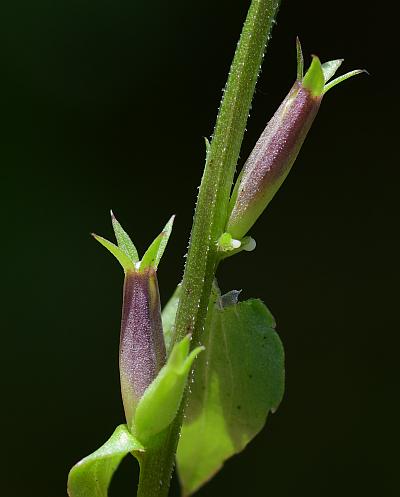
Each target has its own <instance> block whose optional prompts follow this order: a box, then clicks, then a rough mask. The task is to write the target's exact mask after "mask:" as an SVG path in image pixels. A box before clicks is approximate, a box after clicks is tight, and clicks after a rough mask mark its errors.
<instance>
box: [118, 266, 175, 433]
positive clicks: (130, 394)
mask: <svg viewBox="0 0 400 497" xmlns="http://www.w3.org/2000/svg"><path fill="white" fill-rule="evenodd" d="M165 361H166V352H165V344H164V337H163V329H162V323H161V308H160V295H159V291H158V282H157V274H156V271H155V269H154V268H153V267H151V266H150V267H147V268H146V269H144V270H142V271H134V270H129V271H127V272H126V274H125V283H124V300H123V307H122V321H121V335H120V351H119V368H120V379H121V392H122V400H123V404H124V409H125V417H126V420H127V423H128V425H131V422H132V418H133V414H134V411H135V408H136V405H137V404H138V402H139V400H140V398H141V397H142V395H143V393H144V391H145V390H146V388H147V387H148V386H149V385H150V383H151V382H152V381H153V380H154V378H155V377H156V376H157V374H158V372H159V371H160V369H161V368H162V366H163V365H164V364H165Z"/></svg>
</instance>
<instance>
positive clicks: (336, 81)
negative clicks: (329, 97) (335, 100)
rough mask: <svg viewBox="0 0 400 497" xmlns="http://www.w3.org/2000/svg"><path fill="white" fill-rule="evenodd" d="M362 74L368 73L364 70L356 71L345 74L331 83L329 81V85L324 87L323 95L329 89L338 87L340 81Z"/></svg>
mask: <svg viewBox="0 0 400 497" xmlns="http://www.w3.org/2000/svg"><path fill="white" fill-rule="evenodd" d="M362 73H366V74H368V72H367V71H365V70H364V69H356V70H354V71H350V72H348V73H346V74H343V75H342V76H339V77H338V78H335V79H334V80H333V81H331V82H330V83H328V84H327V85H326V86H325V87H324V93H326V92H327V91H329V90H330V89H331V88H333V87H334V86H336V85H338V84H339V83H341V82H342V81H346V79H349V78H352V77H353V76H357V74H362Z"/></svg>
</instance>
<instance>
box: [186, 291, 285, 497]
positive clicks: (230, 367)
mask: <svg viewBox="0 0 400 497" xmlns="http://www.w3.org/2000/svg"><path fill="white" fill-rule="evenodd" d="M225 300H226V299H225ZM221 301H222V303H223V301H224V299H223V298H222V299H221V298H218V299H217V303H216V304H213V303H210V306H209V311H208V315H207V321H206V327H205V330H204V345H205V347H206V350H205V352H204V353H203V354H201V355H200V357H199V358H198V360H197V361H196V363H195V365H194V372H193V377H194V383H191V385H190V386H191V388H190V390H191V393H190V395H189V403H188V407H187V409H186V411H185V421H184V424H183V427H182V431H181V438H180V441H179V445H178V452H177V463H178V472H179V477H180V480H181V484H182V492H183V496H185V497H186V496H188V495H191V494H193V493H194V492H195V491H196V490H197V489H198V488H200V487H201V486H202V485H203V484H204V483H205V482H207V481H208V480H209V479H210V478H211V477H212V476H213V475H214V474H215V473H216V472H217V471H219V469H221V467H222V465H223V463H224V461H226V460H227V459H228V458H229V457H231V456H232V455H234V454H236V453H238V452H240V451H241V450H243V449H244V447H245V446H246V445H247V444H248V443H249V442H250V441H251V440H252V439H253V438H254V437H255V435H257V433H258V432H259V431H260V430H261V429H262V427H263V426H264V423H265V421H266V418H267V414H268V412H269V411H273V410H275V409H276V408H277V406H278V405H279V403H280V401H281V399H282V396H283V390H284V354H283V348H282V344H281V341H280V339H279V336H278V335H277V333H276V332H275V331H274V329H273V327H274V326H275V322H274V319H273V317H272V315H271V313H270V312H269V311H268V309H267V308H266V306H265V305H264V304H263V303H262V302H261V301H260V300H248V301H246V302H240V303H238V304H235V303H234V299H233V300H232V299H229V304H230V305H228V306H226V305H225V306H224V305H221Z"/></svg>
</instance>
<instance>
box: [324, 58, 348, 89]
mask: <svg viewBox="0 0 400 497" xmlns="http://www.w3.org/2000/svg"><path fill="white" fill-rule="evenodd" d="M342 62H343V59H336V60H328V62H324V63H323V64H322V66H321V67H322V72H323V73H324V80H325V83H326V82H327V81H329V80H330V79H331V78H332V77H333V76H334V75H335V73H336V71H337V70H338V69H339V67H340V66H341V65H342Z"/></svg>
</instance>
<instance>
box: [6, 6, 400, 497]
mask: <svg viewBox="0 0 400 497" xmlns="http://www.w3.org/2000/svg"><path fill="white" fill-rule="evenodd" d="M248 5H249V2H248V1H242V2H232V1H229V0H203V1H202V2H193V3H192V2H187V1H186V2H185V1H183V0H176V1H175V2H168V1H165V0H164V1H162V0H154V1H152V2H146V1H143V0H142V1H134V0H96V1H95V0H58V1H50V0H47V1H46V0H37V1H31V0H29V1H28V0H25V1H24V0H14V1H13V2H6V3H3V4H2V7H1V9H2V13H1V21H0V50H1V90H2V91H1V117H0V121H1V124H2V131H1V136H0V141H1V143H0V147H1V148H0V150H1V152H0V154H1V166H0V167H1V169H0V175H1V191H2V193H1V198H2V202H4V206H3V209H2V214H3V216H2V234H3V236H2V242H1V246H2V249H3V250H2V283H3V284H2V290H3V295H2V304H3V305H2V312H1V321H2V325H1V337H2V360H1V369H2V371H1V391H2V403H1V406H2V407H1V439H2V448H1V452H2V458H3V463H2V468H1V472H2V473H3V475H2V477H1V495H4V496H5V497H55V496H62V495H66V491H65V486H66V477H67V472H68V470H69V468H70V467H71V466H72V464H74V463H75V462H76V461H77V460H78V459H79V458H81V457H83V456H84V455H87V454H88V453H90V452H91V451H92V450H94V449H95V448H97V447H98V446H99V445H100V444H101V443H102V442H103V441H105V440H106V438H108V436H109V435H110V434H111V432H112V431H113V429H114V427H115V426H116V425H117V424H119V423H121V422H123V412H122V407H121V402H120V394H119V382H118V370H117V348H118V333H119V318H120V304H121V284H122V273H121V271H120V269H119V268H118V267H117V264H116V263H115V261H114V260H112V259H111V257H110V256H109V255H108V254H107V253H106V252H105V251H104V250H103V249H102V248H101V247H100V246H97V245H96V244H95V242H94V241H93V240H92V239H91V237H90V236H89V233H90V232H91V231H95V232H97V233H100V234H103V235H104V236H107V237H111V225H110V220H109V209H110V208H111V207H112V208H113V209H114V211H115V212H116V214H117V215H118V217H119V219H120V221H121V222H122V224H123V225H124V226H125V227H126V229H127V231H128V232H129V233H131V234H132V235H133V239H134V241H135V243H136V245H137V247H138V248H139V250H141V251H143V249H144V248H145V247H146V246H147V244H148V243H149V242H150V241H151V240H152V239H153V237H154V236H155V235H156V234H157V233H158V232H159V230H160V229H161V227H162V225H163V224H164V222H165V221H166V219H167V218H168V217H169V216H170V215H171V214H172V213H176V214H177V218H176V224H175V229H174V233H173V237H172V240H171V241H170V245H169V250H168V251H167V253H166V255H165V256H164V259H163V261H162V264H161V266H160V269H159V280H160V286H161V292H162V297H163V300H164V301H165V300H166V299H167V298H168V296H169V295H170V293H171V292H172V290H173V289H174V287H175V285H176V284H177V283H178V282H179V280H180V278H181V275H182V271H183V264H184V258H183V256H184V254H185V252H186V247H187V239H188V234H189V230H190V225H191V220H192V215H193V209H194V201H195V197H196V193H197V186H198V184H199V182H200V178H201V174H202V168H203V165H204V140H203V137H204V136H210V135H211V133H212V129H213V125H214V121H215V116H216V111H217V108H218V105H219V101H220V97H221V89H222V88H223V86H224V84H225V80H226V76H227V73H228V70H229V65H230V62H231V58H232V55H233V52H234V48H235V46H236V41H237V39H238V36H239V33H240V29H241V25H242V22H243V20H244V17H245V14H246V11H247V8H248ZM379 9H380V7H379V6H378V5H377V4H376V3H375V2H374V3H372V2H371V3H370V4H368V3H366V2H361V1H360V0H356V1H353V2H330V3H329V2H328V3H324V4H321V2H317V1H315V0H312V1H309V2H289V1H286V2H283V4H282V7H281V10H280V14H279V17H278V24H277V26H276V28H275V29H274V32H273V37H272V41H271V43H270V46H269V48H268V53H267V57H266V59H265V62H264V66H263V72H262V74H261V77H260V80H259V82H258V85H257V91H256V95H255V99H254V102H253V110H252V113H251V118H250V120H249V123H248V132H247V133H246V136H245V141H244V144H243V149H242V154H241V160H240V164H242V163H243V161H244V159H245V158H246V156H247V155H248V153H249V152H250V150H251V148H252V146H253V145H254V143H255V141H256V139H257V137H258V135H259V134H260V132H261V131H262V129H263V127H264V126H265V124H266V122H267V120H268V118H269V117H270V116H271V115H272V113H273V111H274V110H275V108H276V107H277V106H278V104H279V103H280V101H281V100H282V99H283V97H284V96H285V94H286V92H287V91H288V89H289V88H290V86H291V84H292V82H293V80H294V78H295V71H296V67H295V66H296V63H295V36H296V35H299V36H300V38H301V40H302V44H303V50H304V52H305V54H306V56H307V57H306V60H307V62H308V61H309V60H310V59H309V54H311V53H315V54H317V55H319V56H320V57H321V59H322V60H329V59H331V58H338V57H344V58H345V62H344V65H343V71H346V70H351V69H354V68H359V67H360V68H366V69H368V71H369V72H370V76H365V75H363V76H359V77H357V78H355V79H354V80H350V81H348V82H345V83H343V84H342V85H341V86H339V87H337V88H335V89H333V90H332V91H331V92H329V93H328V95H327V96H326V98H325V99H324V102H323V105H322V107H321V110H320V113H319V115H318V117H317V120H316V123H315V124H314V126H313V128H312V130H311V132H310V135H309V137H308V138H307V140H306V143H305V145H304V147H303V149H302V152H301V154H300V156H299V158H298V160H297V163H296V166H295V167H294V169H293V171H292V173H291V174H290V176H289V178H288V179H287V181H286V182H285V185H284V187H283V188H282V190H281V191H280V192H279V194H278V195H277V196H276V197H275V199H274V200H273V202H272V203H271V205H270V207H269V208H268V210H267V211H266V213H265V214H264V216H263V217H262V219H261V220H260V221H259V222H258V223H257V224H256V226H255V227H254V228H253V229H252V231H251V234H252V235H253V236H254V238H256V240H257V242H258V246H257V250H256V251H255V252H254V253H252V254H250V255H249V254H245V255H241V256H238V257H235V258H232V260H230V261H227V262H226V264H224V265H223V266H222V267H221V270H220V273H219V281H220V286H221V287H222V289H223V290H226V291H227V290H230V289H232V288H236V289H238V288H242V289H243V294H242V297H243V298H247V297H252V296H255V297H260V298H262V299H263V300H264V301H265V302H266V303H267V304H268V306H269V307H270V309H271V310H272V312H273V313H274V315H275V316H276V318H277V321H278V327H279V332H280V335H281V337H282V340H283V342H284V344H285V348H286V357H287V387H286V395H285V399H284V401H283V403H282V405H281V407H280V409H279V410H278V412H277V414H275V415H273V416H271V417H270V418H269V420H268V423H267V426H266V428H265V430H263V432H262V433H261V434H260V435H259V436H258V437H257V438H256V439H255V440H254V441H253V442H252V443H251V444H250V446H249V447H248V448H247V449H246V451H245V452H244V453H243V454H241V455H239V456H236V457H235V458H233V459H232V460H230V461H229V462H228V463H227V464H226V465H225V468H224V470H223V471H222V472H221V473H219V474H218V476H217V477H216V478H215V479H214V480H213V481H212V482H211V483H210V484H208V485H207V486H206V487H204V489H203V490H201V491H200V492H199V494H198V495H199V497H201V496H204V497H206V496H209V497H213V496H221V495H230V496H239V495H262V496H264V495H265V496H269V495H275V496H279V497H303V496H304V497H314V496H315V497H317V496H318V497H330V496H332V497H337V496H338V495H340V496H341V497H345V496H346V497H347V496H348V497H350V496H351V497H354V496H359V495H360V496H369V495H379V496H383V497H389V496H394V495H398V491H396V490H397V487H398V483H397V477H395V475H396V473H395V471H396V470H397V468H398V444H397V441H396V440H398V436H397V435H398V432H397V424H398V419H399V412H398V386H397V370H398V363H397V357H398V347H399V338H398V331H399V329H398V315H397V307H398V298H397V293H398V292H397V287H398V284H397V281H398V276H397V275H396V272H397V268H396V264H397V260H396V259H397V257H396V256H397V254H398V246H397V243H398V237H399V234H398V233H399V232H398V222H397V214H398V212H397V198H396V197H397V191H398V180H399V172H398V169H397V166H398V165H397V164H396V163H395V160H396V159H395V155H396V154H395V149H396V147H397V146H398V143H397V142H398V137H397V130H396V112H395V109H394V104H395V101H396V95H397V91H396V79H395V76H394V73H393V72H394V70H395V62H396V61H395V59H393V60H390V58H389V55H388V53H389V51H390V48H391V43H390V35H391V33H392V31H391V26H390V17H391V16H390V13H389V14H388V13H386V15H385V19H384V20H383V19H382V18H381V17H380V12H379ZM132 473H133V474H132ZM136 478H137V468H136V466H135V463H134V462H133V460H129V459H127V460H126V461H124V463H123V464H122V466H121V470H120V471H119V472H118V473H117V476H116V479H115V481H114V482H113V484H112V488H111V492H110V493H111V497H123V496H128V495H134V487H132V485H133V484H135V483H136ZM177 488H178V487H177V483H176V480H175V479H174V481H173V485H172V491H171V495H172V496H175V495H178V490H177Z"/></svg>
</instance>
